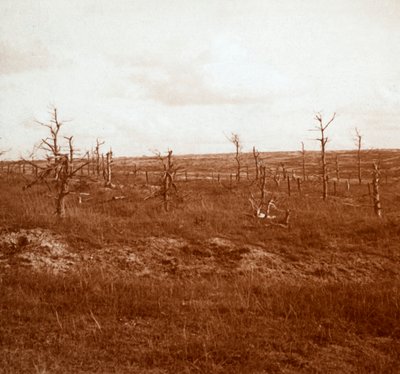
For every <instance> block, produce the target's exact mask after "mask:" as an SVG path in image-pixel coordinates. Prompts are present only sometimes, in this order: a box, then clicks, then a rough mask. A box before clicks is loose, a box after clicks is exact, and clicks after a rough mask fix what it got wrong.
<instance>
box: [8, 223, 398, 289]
mask: <svg viewBox="0 0 400 374" xmlns="http://www.w3.org/2000/svg"><path fill="white" fill-rule="evenodd" d="M352 249H353V248H352V247H351V245H350V244H348V245H347V247H346V248H339V247H337V246H336V245H335V243H331V245H329V247H328V248H326V249H324V250H323V251H319V252H318V253H316V254H314V253H313V254H310V253H307V252H304V251H301V250H299V253H298V254H293V252H292V253H279V252H278V251H277V250H271V249H269V248H268V244H267V243H253V244H241V243H235V242H234V241H232V240H230V239H227V238H222V237H214V238H210V239H208V240H205V241H203V242H199V241H192V242H190V241H187V240H184V239H181V238H166V237H147V238H141V239H137V240H136V241H135V242H133V243H132V244H131V245H129V246H127V245H123V246H118V245H111V246H105V247H103V248H100V249H99V248H96V249H93V248H91V249H87V248H73V247H71V246H70V245H69V244H68V242H67V240H66V239H65V238H63V237H61V236H60V235H57V234H55V233H53V232H52V231H50V230H48V229H30V230H27V229H21V230H18V231H9V230H5V229H3V230H2V231H1V233H0V269H6V268H10V267H29V268H32V269H34V270H37V271H48V272H52V273H66V272H72V271H76V270H79V269H82V268H88V267H91V266H92V265H96V268H100V269H104V271H110V272H118V273H120V274H121V273H122V274H126V275H132V276H138V277H154V278H163V277H168V276H177V277H200V276H207V275H210V274H220V275H224V274H232V273H235V272H236V273H249V272H258V273H261V274H263V275H264V276H266V277H271V278H275V279H280V278H282V279H284V280H285V281H286V282H287V281H289V280H293V281H294V282H295V281H296V280H306V279H313V280H318V281H329V282H332V281H334V282H335V281H337V282H345V281H354V280H358V281H360V282H371V281H373V280H374V279H377V278H379V277H380V276H383V275H385V276H387V275H388V274H390V275H391V276H392V277H393V278H399V276H400V268H399V267H398V266H395V264H396V263H399V262H400V258H397V259H393V255H391V256H390V258H389V256H385V255H383V254H378V253H373V252H368V251H366V252H363V253H361V252H360V251H355V250H354V251H353V250H352ZM394 260H395V261H394Z"/></svg>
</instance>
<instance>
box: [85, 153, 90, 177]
mask: <svg viewBox="0 0 400 374" xmlns="http://www.w3.org/2000/svg"><path fill="white" fill-rule="evenodd" d="M86 155H87V175H90V154H89V151H88V152H87V154H86Z"/></svg>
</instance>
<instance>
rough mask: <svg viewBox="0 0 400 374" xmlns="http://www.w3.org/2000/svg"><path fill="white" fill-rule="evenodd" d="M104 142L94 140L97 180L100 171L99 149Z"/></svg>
mask: <svg viewBox="0 0 400 374" xmlns="http://www.w3.org/2000/svg"><path fill="white" fill-rule="evenodd" d="M104 143H105V142H104V141H103V142H101V141H99V139H98V138H97V139H96V147H95V149H94V154H95V157H96V174H97V178H98V177H99V176H100V170H101V163H100V147H101V146H102V145H103V144H104Z"/></svg>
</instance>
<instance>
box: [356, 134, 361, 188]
mask: <svg viewBox="0 0 400 374" xmlns="http://www.w3.org/2000/svg"><path fill="white" fill-rule="evenodd" d="M356 137H357V138H356V142H357V171H358V183H359V184H361V183H362V177H361V140H362V136H361V134H360V132H359V131H358V129H357V128H356Z"/></svg>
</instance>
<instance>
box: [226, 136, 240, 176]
mask: <svg viewBox="0 0 400 374" xmlns="http://www.w3.org/2000/svg"><path fill="white" fill-rule="evenodd" d="M228 140H229V141H230V142H231V143H232V144H233V145H234V146H235V161H236V182H240V171H241V157H240V156H241V155H240V151H241V149H242V144H241V141H240V137H239V135H238V134H235V133H232V134H231V137H230V138H228Z"/></svg>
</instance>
